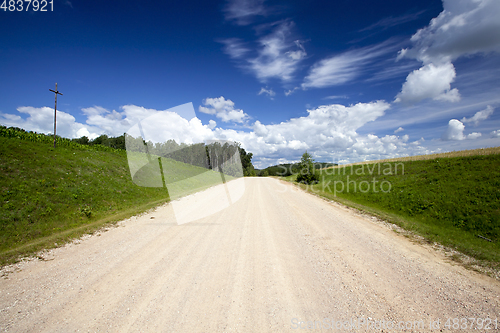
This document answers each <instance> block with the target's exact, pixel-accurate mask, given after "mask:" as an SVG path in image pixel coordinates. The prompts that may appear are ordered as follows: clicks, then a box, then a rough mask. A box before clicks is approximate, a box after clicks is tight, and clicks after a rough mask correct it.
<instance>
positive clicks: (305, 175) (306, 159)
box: [297, 151, 319, 184]
mask: <svg viewBox="0 0 500 333" xmlns="http://www.w3.org/2000/svg"><path fill="white" fill-rule="evenodd" d="M299 170H300V171H299V174H298V175H297V182H299V183H303V184H316V183H317V182H318V181H319V176H318V175H317V174H316V173H315V171H314V160H313V158H312V156H311V155H310V154H309V153H308V152H307V151H306V152H305V153H304V154H303V155H302V158H301V159H300V163H299Z"/></svg>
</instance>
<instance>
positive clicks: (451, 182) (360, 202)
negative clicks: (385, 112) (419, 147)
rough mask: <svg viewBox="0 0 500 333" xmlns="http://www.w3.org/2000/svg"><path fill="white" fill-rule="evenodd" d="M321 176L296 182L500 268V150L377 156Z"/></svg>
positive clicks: (293, 177) (323, 173)
mask: <svg viewBox="0 0 500 333" xmlns="http://www.w3.org/2000/svg"><path fill="white" fill-rule="evenodd" d="M295 177H296V176H289V177H286V178H285V179H287V180H289V181H294V179H295ZM320 179H321V180H320V183H318V184H315V185H301V186H302V187H303V188H305V189H307V190H309V191H312V192H315V193H317V194H319V195H321V196H324V197H326V198H328V199H332V200H336V201H339V202H341V203H343V204H346V205H348V206H352V207H355V208H358V209H361V210H364V211H367V212H369V213H371V214H373V215H376V216H379V217H381V218H383V219H384V220H387V221H389V222H391V223H394V224H396V225H398V226H400V227H402V228H404V229H406V230H409V231H411V232H413V233H415V234H418V235H420V236H423V237H424V238H425V239H426V240H428V241H429V242H437V243H440V244H442V245H444V246H447V247H451V248H454V249H456V250H458V251H459V252H461V253H464V254H466V255H468V256H471V257H473V258H475V259H477V260H479V261H480V262H481V263H482V264H484V265H486V266H490V267H496V268H500V242H499V241H500V155H499V154H493V155H485V156H468V157H451V158H436V159H432V160H418V161H405V162H403V161H397V162H383V161H381V162H379V163H376V164H361V165H354V166H348V167H343V168H342V167H341V168H334V169H327V170H322V171H321V173H320ZM479 236H482V237H485V238H488V239H489V240H492V242H489V241H487V240H484V239H482V238H479Z"/></svg>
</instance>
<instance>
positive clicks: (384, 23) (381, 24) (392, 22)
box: [359, 10, 425, 32]
mask: <svg viewBox="0 0 500 333" xmlns="http://www.w3.org/2000/svg"><path fill="white" fill-rule="evenodd" d="M423 13H425V10H422V11H419V12H417V13H413V14H407V15H401V16H397V17H392V16H389V17H385V18H383V19H381V20H380V21H378V22H375V23H373V24H372V25H369V26H367V27H366V28H363V29H361V30H359V32H363V31H369V30H375V29H379V28H380V29H383V30H385V29H388V28H391V27H395V26H398V25H400V24H403V23H407V22H411V21H415V20H416V19H418V17H419V16H420V15H422V14H423Z"/></svg>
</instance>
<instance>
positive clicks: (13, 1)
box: [0, 0, 54, 12]
mask: <svg viewBox="0 0 500 333" xmlns="http://www.w3.org/2000/svg"><path fill="white" fill-rule="evenodd" d="M0 1H1V0H0ZM0 9H3V11H4V12H6V11H9V12H22V11H26V12H27V11H30V10H32V11H34V12H46V11H51V12H52V11H53V10H54V0H50V1H47V0H3V2H2V5H1V6H0Z"/></svg>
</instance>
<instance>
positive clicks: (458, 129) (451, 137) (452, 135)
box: [441, 119, 481, 141]
mask: <svg viewBox="0 0 500 333" xmlns="http://www.w3.org/2000/svg"><path fill="white" fill-rule="evenodd" d="M464 130H465V125H464V124H463V123H462V122H461V121H460V120H458V119H451V120H450V121H449V122H448V128H447V129H446V131H445V132H444V133H443V135H442V136H441V139H442V140H444V141H461V140H465V139H469V140H474V139H477V138H479V137H480V136H481V133H478V132H472V133H470V134H469V135H464Z"/></svg>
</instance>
